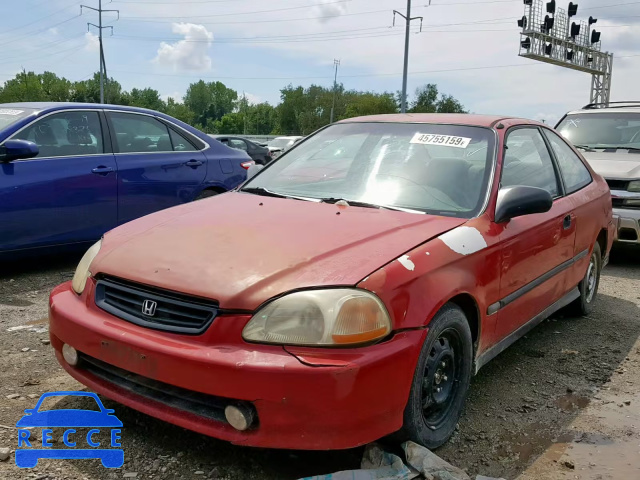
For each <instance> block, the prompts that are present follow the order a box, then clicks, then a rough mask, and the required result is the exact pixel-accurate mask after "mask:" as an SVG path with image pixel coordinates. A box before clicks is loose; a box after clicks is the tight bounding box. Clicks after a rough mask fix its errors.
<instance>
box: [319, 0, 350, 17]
mask: <svg viewBox="0 0 640 480" xmlns="http://www.w3.org/2000/svg"><path fill="white" fill-rule="evenodd" d="M314 10H315V14H316V15H317V16H318V17H329V18H319V20H320V21H321V22H322V23H327V22H330V21H331V20H334V18H331V17H339V16H340V15H342V14H343V13H347V5H346V2H345V3H336V0H322V3H320V4H319V5H318V6H317V7H316V8H315V9H314Z"/></svg>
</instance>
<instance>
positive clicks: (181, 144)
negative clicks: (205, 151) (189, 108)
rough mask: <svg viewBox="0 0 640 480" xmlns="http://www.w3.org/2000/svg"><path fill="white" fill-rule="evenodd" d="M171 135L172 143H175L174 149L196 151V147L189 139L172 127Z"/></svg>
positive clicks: (177, 150)
mask: <svg viewBox="0 0 640 480" xmlns="http://www.w3.org/2000/svg"><path fill="white" fill-rule="evenodd" d="M169 136H170V137H171V143H172V144H173V149H174V150H175V151H176V152H195V151H196V147H194V146H193V145H192V144H191V143H190V142H189V140H187V139H186V138H184V137H183V136H182V135H180V134H179V133H177V132H175V131H174V130H172V129H169Z"/></svg>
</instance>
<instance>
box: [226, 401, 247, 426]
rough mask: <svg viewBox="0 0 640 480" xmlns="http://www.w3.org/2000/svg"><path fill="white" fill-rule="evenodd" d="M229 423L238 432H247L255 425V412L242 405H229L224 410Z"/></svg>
mask: <svg viewBox="0 0 640 480" xmlns="http://www.w3.org/2000/svg"><path fill="white" fill-rule="evenodd" d="M224 416H225V418H226V419H227V422H229V424H230V425H231V426H232V427H233V428H235V429H236V430H240V431H243V430H246V429H247V428H249V427H250V426H251V424H252V423H253V411H252V410H251V409H249V408H247V407H245V406H242V405H237V406H236V405H227V407H226V408H225V409H224Z"/></svg>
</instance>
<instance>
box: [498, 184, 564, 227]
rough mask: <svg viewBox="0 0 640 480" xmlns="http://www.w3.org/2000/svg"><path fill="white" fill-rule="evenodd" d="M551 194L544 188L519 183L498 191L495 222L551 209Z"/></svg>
mask: <svg viewBox="0 0 640 480" xmlns="http://www.w3.org/2000/svg"><path fill="white" fill-rule="evenodd" d="M552 206H553V199H552V198H551V194H550V193H549V192H547V191H546V190H544V189H542V188H537V187H526V186H524V185H518V186H515V187H506V188H502V189H500V191H499V192H498V203H497V204H496V215H495V222H496V223H502V222H507V221H509V220H511V219H512V218H515V217H521V216H523V215H531V214H534V213H544V212H548V211H549V210H551V207H552Z"/></svg>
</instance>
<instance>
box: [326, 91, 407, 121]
mask: <svg viewBox="0 0 640 480" xmlns="http://www.w3.org/2000/svg"><path fill="white" fill-rule="evenodd" d="M346 97H347V107H346V109H345V113H344V115H341V116H340V117H339V118H351V117H359V116H362V115H377V114H381V113H397V111H398V105H397V104H396V99H395V98H394V96H393V93H386V92H385V93H381V94H379V93H372V92H364V93H363V92H355V91H354V92H347V94H346Z"/></svg>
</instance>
